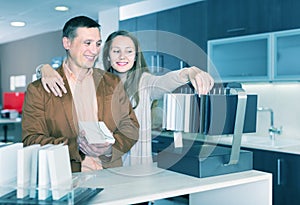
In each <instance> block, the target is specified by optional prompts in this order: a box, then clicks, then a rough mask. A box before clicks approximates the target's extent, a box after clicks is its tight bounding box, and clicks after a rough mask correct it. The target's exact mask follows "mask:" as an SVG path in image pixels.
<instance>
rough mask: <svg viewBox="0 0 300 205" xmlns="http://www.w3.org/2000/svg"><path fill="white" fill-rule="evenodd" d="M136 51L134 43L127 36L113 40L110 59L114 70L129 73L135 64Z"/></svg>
mask: <svg viewBox="0 0 300 205" xmlns="http://www.w3.org/2000/svg"><path fill="white" fill-rule="evenodd" d="M135 56H136V50H135V46H134V43H133V41H132V40H131V38H129V37H127V36H117V37H115V38H114V39H113V40H112V44H111V47H110V50H109V59H110V63H111V66H112V68H113V69H115V70H116V71H118V72H120V73H125V72H127V71H129V70H130V69H131V68H132V67H133V65H134V62H135Z"/></svg>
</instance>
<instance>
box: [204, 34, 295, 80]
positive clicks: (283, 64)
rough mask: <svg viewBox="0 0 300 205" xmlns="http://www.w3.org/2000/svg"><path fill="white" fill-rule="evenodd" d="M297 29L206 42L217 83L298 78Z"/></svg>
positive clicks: (211, 71) (210, 69) (211, 67)
mask: <svg viewBox="0 0 300 205" xmlns="http://www.w3.org/2000/svg"><path fill="white" fill-rule="evenodd" d="M299 53H300V29H296V30H288V31H279V32H271V33H264V34H256V35H248V36H242V37H234V38H224V39H217V40H211V41H208V59H209V60H208V62H209V63H208V71H209V73H211V74H212V75H213V77H214V78H215V79H216V81H217V82H233V81H235V82H276V81H298V80H300V61H299V57H298V54H299Z"/></svg>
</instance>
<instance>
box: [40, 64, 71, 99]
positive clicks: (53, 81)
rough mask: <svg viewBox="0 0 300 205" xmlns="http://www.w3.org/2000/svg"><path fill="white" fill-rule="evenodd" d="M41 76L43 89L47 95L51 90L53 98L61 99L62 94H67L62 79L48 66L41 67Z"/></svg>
mask: <svg viewBox="0 0 300 205" xmlns="http://www.w3.org/2000/svg"><path fill="white" fill-rule="evenodd" d="M41 75H42V78H41V80H42V84H43V87H44V89H45V90H46V91H47V92H48V93H50V90H51V92H52V93H53V94H54V95H55V96H59V97H62V92H64V93H67V89H66V88H65V83H64V81H63V79H62V77H61V76H60V75H59V74H58V72H57V71H56V70H54V69H53V68H52V67H51V66H50V65H49V64H45V65H43V66H42V67H41Z"/></svg>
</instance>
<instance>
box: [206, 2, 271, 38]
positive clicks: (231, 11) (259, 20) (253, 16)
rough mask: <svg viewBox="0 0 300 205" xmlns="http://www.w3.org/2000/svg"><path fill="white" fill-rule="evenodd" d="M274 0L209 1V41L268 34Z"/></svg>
mask: <svg viewBox="0 0 300 205" xmlns="http://www.w3.org/2000/svg"><path fill="white" fill-rule="evenodd" d="M273 2H274V0H226V1H224V0H208V39H217V38H226V37H233V36H241V35H249V34H255V33H263V32H268V31H270V30H271V29H272V10H273V8H272V6H273V5H274V3H273Z"/></svg>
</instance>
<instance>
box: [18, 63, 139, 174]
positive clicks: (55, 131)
mask: <svg viewBox="0 0 300 205" xmlns="http://www.w3.org/2000/svg"><path fill="white" fill-rule="evenodd" d="M57 71H58V72H59V73H60V75H61V76H62V77H63V80H64V82H65V86H66V89H67V91H68V93H67V94H64V95H63V96H62V97H61V98H60V97H56V96H54V95H53V94H52V93H50V94H49V93H47V92H46V91H45V90H44V88H43V86H42V83H41V81H40V80H37V81H35V82H32V83H30V84H29V85H28V87H27V91H26V95H25V101H24V105H23V111H22V141H23V143H24V146H27V145H32V144H41V145H45V144H59V143H61V142H63V141H64V140H65V139H66V138H67V139H68V146H69V152H70V158H71V165H72V171H73V172H78V171H81V168H80V167H81V161H82V160H83V159H84V154H83V153H82V152H80V151H79V150H78V144H77V140H76V139H77V136H78V124H77V120H76V114H75V113H76V111H75V108H74V104H73V99H72V94H71V90H70V87H69V84H68V81H67V79H66V76H65V74H64V72H63V68H62V67H60V68H59V69H57ZM93 78H94V82H95V88H96V93H97V104H98V119H99V121H104V122H105V124H106V125H107V127H108V128H109V129H110V130H111V131H112V132H113V135H114V137H115V139H116V142H115V144H114V145H113V152H112V157H111V159H110V158H106V157H104V156H103V157H102V156H101V157H100V159H101V161H102V163H103V164H102V165H103V167H104V168H108V167H116V166H122V158H121V157H122V155H123V154H124V153H126V152H127V151H129V150H130V148H131V147H132V146H133V145H134V144H135V143H136V141H137V139H138V133H139V132H138V131H139V124H138V121H137V119H136V116H135V114H134V111H133V109H132V107H131V104H130V101H129V99H128V97H127V95H126V92H125V90H124V87H123V84H122V83H120V80H119V78H118V77H116V76H115V75H113V74H111V73H108V72H105V71H103V70H100V69H94V71H93Z"/></svg>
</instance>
